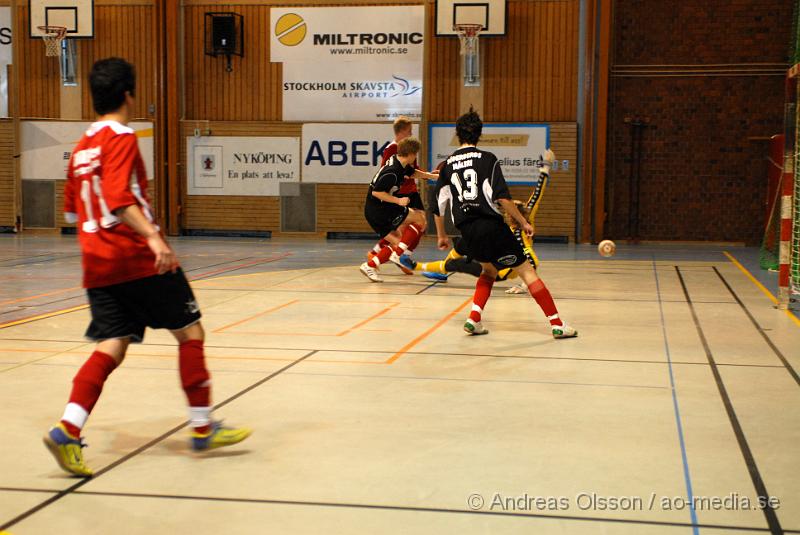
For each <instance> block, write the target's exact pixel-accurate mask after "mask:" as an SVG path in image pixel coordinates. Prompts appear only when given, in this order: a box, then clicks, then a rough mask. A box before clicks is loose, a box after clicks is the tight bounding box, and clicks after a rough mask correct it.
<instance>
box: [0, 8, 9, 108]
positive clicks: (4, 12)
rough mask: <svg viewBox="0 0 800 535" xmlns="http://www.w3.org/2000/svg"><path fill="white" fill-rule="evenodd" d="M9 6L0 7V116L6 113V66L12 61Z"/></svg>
mask: <svg viewBox="0 0 800 535" xmlns="http://www.w3.org/2000/svg"><path fill="white" fill-rule="evenodd" d="M11 46H12V37H11V8H10V7H0V117H9V113H8V91H9V87H8V66H9V65H11V61H12V59H11V58H12V53H11V52H12V49H11Z"/></svg>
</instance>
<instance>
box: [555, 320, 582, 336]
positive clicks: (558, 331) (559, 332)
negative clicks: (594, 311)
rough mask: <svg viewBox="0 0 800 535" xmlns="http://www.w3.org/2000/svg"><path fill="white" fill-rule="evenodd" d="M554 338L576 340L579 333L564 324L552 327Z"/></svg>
mask: <svg viewBox="0 0 800 535" xmlns="http://www.w3.org/2000/svg"><path fill="white" fill-rule="evenodd" d="M550 329H551V330H552V332H553V338H574V337H576V336H578V331H576V330H575V329H573V328H572V327H570V326H569V325H567V324H566V323H564V324H563V325H551V326H550Z"/></svg>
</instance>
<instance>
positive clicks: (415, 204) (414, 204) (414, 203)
mask: <svg viewBox="0 0 800 535" xmlns="http://www.w3.org/2000/svg"><path fill="white" fill-rule="evenodd" d="M395 197H408V198H409V199H411V202H409V203H408V207H409V208H413V209H415V210H422V211H423V212H424V211H425V205H424V204H422V196H421V195H420V194H419V192H418V191H415V192H414V193H395Z"/></svg>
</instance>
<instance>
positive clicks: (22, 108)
mask: <svg viewBox="0 0 800 535" xmlns="http://www.w3.org/2000/svg"><path fill="white" fill-rule="evenodd" d="M17 6H18V7H17V12H16V24H17V25H16V28H17V33H18V34H20V35H15V36H14V46H15V47H19V54H18V58H19V60H18V61H19V65H18V66H17V72H18V75H17V79H18V80H19V84H20V92H19V115H20V117H27V118H58V117H61V93H60V88H61V67H60V66H59V63H58V58H49V57H47V56H45V53H44V50H45V47H44V43H43V42H42V40H41V39H29V38H28V2H18V3H17Z"/></svg>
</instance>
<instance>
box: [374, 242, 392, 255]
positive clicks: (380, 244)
mask: <svg viewBox="0 0 800 535" xmlns="http://www.w3.org/2000/svg"><path fill="white" fill-rule="evenodd" d="M387 245H389V242H388V241H386V240H384V239H383V238H381V239H380V241H378V243H376V244H375V245H374V246H373V247H372V252H373V253H375V254H378V253H380V252H381V249H383V248H384V247H386V246H387Z"/></svg>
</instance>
